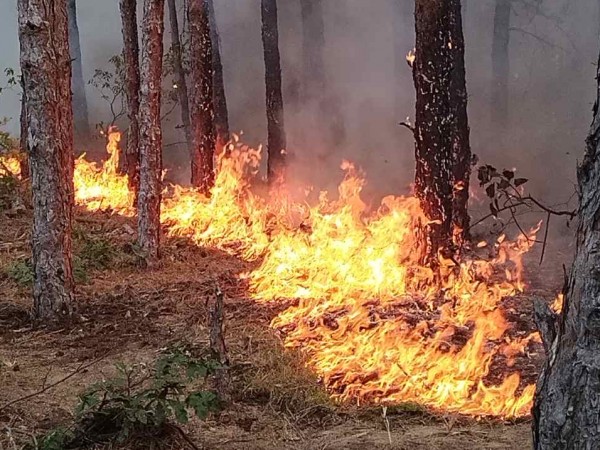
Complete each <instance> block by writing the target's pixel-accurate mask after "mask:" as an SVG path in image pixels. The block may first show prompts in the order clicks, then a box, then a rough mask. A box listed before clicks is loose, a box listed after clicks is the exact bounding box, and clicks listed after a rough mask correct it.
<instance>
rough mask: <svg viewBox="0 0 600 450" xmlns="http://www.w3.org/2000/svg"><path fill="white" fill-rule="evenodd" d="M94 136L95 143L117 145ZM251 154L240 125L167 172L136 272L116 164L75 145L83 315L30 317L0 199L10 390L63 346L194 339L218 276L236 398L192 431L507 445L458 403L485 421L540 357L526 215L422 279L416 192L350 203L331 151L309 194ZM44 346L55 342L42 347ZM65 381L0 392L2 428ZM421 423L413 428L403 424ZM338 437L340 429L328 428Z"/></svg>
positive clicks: (521, 410) (504, 415) (26, 417)
mask: <svg viewBox="0 0 600 450" xmlns="http://www.w3.org/2000/svg"><path fill="white" fill-rule="evenodd" d="M112 138H113V141H111V146H110V147H109V152H110V153H111V154H116V153H114V148H115V147H114V146H115V145H116V144H117V139H116V136H112ZM259 156H260V155H259V152H257V151H254V150H251V149H248V148H246V147H244V146H243V145H241V144H236V145H234V146H233V147H232V148H230V149H229V152H228V155H227V157H223V158H221V159H220V170H219V172H218V177H217V182H216V186H215V188H214V190H213V192H212V196H211V197H210V198H205V197H203V196H202V195H201V194H199V193H197V192H195V191H193V190H190V189H187V188H183V187H176V186H172V187H170V188H168V189H167V191H166V192H165V199H164V202H163V214H162V217H163V219H162V220H163V222H164V225H165V231H166V234H167V236H168V237H167V242H166V248H165V254H164V256H163V260H164V263H163V266H162V267H161V268H157V269H155V270H154V271H151V272H148V273H146V272H143V271H139V270H138V269H137V268H136V266H135V255H134V254H135V248H134V247H133V246H132V244H131V243H132V242H133V241H134V235H133V233H134V232H133V230H134V229H135V223H134V219H133V214H134V209H133V208H132V198H131V195H130V193H129V191H128V189H127V179H126V178H125V177H123V176H120V175H118V174H117V173H116V171H115V167H116V164H115V161H114V159H113V160H112V161H111V160H109V162H108V163H107V164H105V165H100V164H92V163H89V162H87V161H86V160H85V159H84V158H82V159H79V160H78V161H77V163H76V171H75V187H76V201H77V203H78V215H77V219H76V220H77V222H76V223H77V227H78V229H79V230H80V231H79V232H78V235H79V237H78V239H77V245H78V247H79V249H78V251H79V256H78V258H79V259H78V260H79V261H80V263H81V264H82V266H83V268H84V269H86V275H87V277H89V279H88V280H87V281H82V282H81V283H83V284H82V285H81V287H80V293H79V297H80V298H79V305H80V306H79V309H80V311H79V312H80V313H81V314H82V315H83V317H84V318H85V321H84V322H83V323H82V324H80V325H78V326H75V327H74V328H73V329H68V330H67V329H65V330H59V331H58V332H47V331H43V330H37V331H34V330H31V328H30V325H29V323H28V320H27V318H26V313H25V312H24V310H23V306H24V305H27V303H28V297H27V290H26V289H25V288H23V287H18V285H17V283H16V282H15V279H18V277H15V267H16V266H15V261H23V260H24V259H26V258H27V257H28V255H27V251H28V250H27V249H28V220H29V218H28V213H27V211H25V212H20V213H19V212H15V211H12V212H9V213H5V215H4V218H3V228H5V230H6V233H5V234H4V236H5V238H4V242H3V244H2V249H3V252H4V255H3V259H2V264H3V266H4V268H5V270H4V273H5V274H7V275H5V276H4V280H3V281H2V285H3V287H2V289H3V291H4V292H5V294H6V295H5V297H6V298H8V299H11V300H10V301H9V302H7V303H6V305H5V306H4V310H3V312H2V316H3V317H2V320H3V321H5V322H6V323H5V324H4V325H3V329H5V330H6V331H5V332H4V333H3V347H4V349H3V353H2V354H3V355H7V356H6V358H5V359H6V361H3V362H4V367H3V369H2V376H3V378H4V380H5V381H6V383H5V384H6V385H9V386H14V388H15V389H13V390H12V392H10V396H11V398H12V397H18V396H19V395H20V394H23V393H26V392H28V391H31V390H35V389H36V388H37V387H39V385H41V383H42V381H43V379H44V377H45V376H46V375H45V371H46V370H47V368H48V367H54V370H55V371H57V373H56V375H52V373H51V376H56V377H57V378H58V377H59V375H58V373H59V372H61V371H62V372H64V371H65V367H64V366H65V363H66V362H71V361H85V360H88V359H90V358H94V357H96V356H99V355H100V354H103V353H104V352H108V353H109V355H110V356H109V357H107V359H106V360H103V362H102V363H101V364H100V365H101V366H102V369H101V370H102V371H105V370H109V369H108V367H109V366H110V365H109V364H105V362H108V361H114V360H121V359H129V358H134V359H138V358H142V359H143V358H150V357H151V355H152V354H153V352H155V351H156V349H157V348H160V347H163V346H164V345H165V344H166V343H168V342H173V341H176V340H181V339H184V338H186V339H188V340H189V339H192V340H196V341H200V342H202V341H205V340H206V334H207V331H206V328H205V325H204V324H205V315H206V311H205V307H204V299H205V298H206V296H207V295H208V294H209V293H210V290H211V289H212V288H213V286H214V283H218V284H219V285H220V286H221V287H222V289H224V290H225V292H226V294H227V299H228V300H227V305H226V310H227V336H226V338H227V339H228V344H229V346H230V351H231V353H232V355H231V359H232V360H233V365H234V368H233V369H232V371H233V373H234V381H233V383H234V386H235V389H234V390H235V395H234V402H235V406H236V407H235V408H230V409H231V410H230V409H228V410H226V411H225V412H223V413H221V416H219V417H218V418H214V419H211V421H209V423H207V424H206V425H205V426H202V427H201V428H200V430H199V431H198V432H197V436H198V441H199V442H204V443H206V445H207V448H263V447H262V445H263V444H264V446H268V445H271V446H272V443H273V442H277V445H278V447H277V448H287V447H286V446H287V445H290V446H294V447H295V448H298V445H297V444H294V442H296V441H299V442H300V443H301V444H302V445H305V447H304V448H316V447H315V445H316V442H319V444H323V445H325V447H324V448H352V447H351V445H364V444H365V443H371V444H372V445H374V446H376V445H379V444H380V445H381V446H389V443H388V440H389V438H390V436H388V433H387V431H385V425H386V423H389V422H390V421H391V427H392V431H393V433H392V435H391V438H392V442H393V444H394V445H396V446H397V448H405V446H408V445H410V446H411V447H413V448H414V447H415V444H419V442H420V441H422V443H423V445H424V446H423V447H422V448H437V447H436V446H439V448H442V447H441V446H442V443H441V441H442V439H441V438H439V439H438V441H439V442H437V443H436V436H438V437H443V439H444V443H445V444H444V445H443V448H452V447H448V445H454V444H448V442H449V441H448V438H449V436H451V441H452V442H454V441H455V442H456V448H490V447H489V443H490V441H497V442H496V444H494V445H497V447H496V448H523V447H524V446H525V445H526V443H527V442H528V439H529V438H528V432H527V431H526V428H527V426H526V425H525V426H523V425H521V426H517V427H514V428H511V429H510V431H507V430H506V429H504V428H502V430H498V429H497V427H499V426H501V425H494V426H491V425H483V424H482V423H481V422H480V423H478V424H475V423H473V422H471V420H470V419H466V418H465V417H466V416H474V417H478V418H480V420H481V418H482V417H483V418H486V419H485V420H492V421H493V423H496V424H497V423H499V421H498V419H501V420H507V419H516V418H519V417H523V416H526V415H527V414H528V410H529V407H530V403H531V398H532V394H533V383H534V381H535V373H536V367H537V366H538V365H539V363H540V360H541V357H542V355H541V351H542V350H541V346H540V345H539V344H538V342H537V335H536V334H535V333H534V332H533V331H534V330H533V325H532V324H531V321H530V319H529V316H530V309H531V298H530V297H531V295H532V294H533V293H534V292H535V285H534V286H533V287H532V286H531V285H532V284H535V283H536V280H532V279H531V278H530V279H528V277H527V274H528V271H527V270H526V269H525V267H527V265H526V264H524V261H526V260H527V253H528V252H529V251H530V250H531V247H532V245H533V240H534V237H535V232H536V231H535V230H532V231H531V233H530V234H529V235H528V236H518V237H516V238H515V239H514V240H511V239H509V238H506V237H503V236H500V237H498V236H497V237H495V238H494V239H489V241H487V242H485V243H483V242H482V243H480V245H478V246H476V248H475V249H474V250H473V251H472V252H471V257H470V258H469V259H467V260H465V261H464V262H463V263H462V264H461V265H460V268H458V269H457V268H456V267H455V263H454V262H452V261H444V260H441V261H440V263H441V264H440V267H441V269H440V270H441V273H442V280H443V281H442V282H441V283H438V282H436V281H435V276H434V274H433V272H432V271H431V270H430V269H428V268H426V267H423V266H421V265H419V260H420V256H421V254H422V251H423V249H422V248H421V247H420V245H419V239H418V236H419V230H420V228H421V227H422V226H423V223H424V220H425V219H424V216H423V215H422V214H421V213H420V211H419V209H418V204H417V202H416V200H415V199H413V198H409V197H408V198H402V197H388V198H386V199H384V200H383V201H382V203H381V205H380V207H379V208H376V209H372V208H371V209H368V208H367V207H366V205H365V203H364V202H363V201H362V200H361V197H360V191H361V189H362V187H363V185H364V178H363V176H362V175H361V174H360V172H359V171H358V170H357V169H356V168H354V167H353V166H352V165H351V164H349V163H345V164H344V165H343V169H344V170H345V173H346V176H345V178H344V181H343V182H342V184H341V185H340V187H339V192H338V195H337V196H329V195H327V194H325V193H322V194H321V195H320V196H319V198H318V199H317V200H316V201H315V202H313V203H311V202H310V201H309V200H308V199H306V200H298V196H297V195H292V194H291V193H289V192H286V191H285V190H283V189H280V190H278V191H277V192H271V193H270V195H269V196H265V195H261V194H260V192H259V191H258V190H257V189H256V188H255V187H254V185H253V183H252V180H253V176H254V175H255V173H256V170H257V167H258V163H259ZM5 165H6V166H7V168H11V167H12V165H11V162H10V161H7V162H6V163H5ZM13 170H14V167H13ZM266 198H268V199H269V201H268V202H267V200H265V199H266ZM10 215H16V218H15V217H10ZM17 224H18V226H17ZM98 242H103V243H104V244H103V245H106V246H107V247H106V248H103V247H102V246H100V250H99V254H100V255H105V254H108V255H109V256H108V258H109V260H108V261H105V264H104V265H102V264H100V265H99V266H94V261H96V260H98V259H102V258H99V257H98V256H99V255H97V254H94V251H93V250H91V248H90V246H91V247H92V248H93V247H94V243H95V244H96V247H98V245H99V244H98ZM90 243H92V244H90ZM96 251H98V250H97V248H96ZM86 255H87V256H86ZM86 261H87V262H86ZM96 262H97V261H96ZM11 274H12V276H11ZM537 283H538V284H539V285H540V286H544V285H545V282H543V281H542V282H540V281H539V280H538V281H537ZM552 288H554V286H552ZM537 293H538V294H539V293H540V292H537ZM541 294H542V295H543V296H545V297H547V298H548V299H549V300H551V298H552V296H553V292H551V291H542V292H541ZM19 311H21V312H19ZM278 339H281V344H280V343H279V342H278ZM11 347H12V349H10V350H9V348H11ZM281 347H286V348H287V349H288V350H286V351H284V350H283V349H282V348H281ZM49 348H54V351H53V352H51V353H53V354H54V358H55V361H49V360H48V359H47V358H48V356H47V355H46V356H42V354H44V351H46V352H47V351H48V349H49ZM63 348H64V349H66V350H63ZM25 354H26V355H27V356H26V357H24V356H22V355H25ZM3 358H4V356H3ZM15 367H17V368H18V370H15ZM305 367H306V368H305ZM102 373H104V372H102ZM23 374H24V375H25V376H23ZM93 374H97V371H96V370H93V371H90V373H89V374H84V376H83V377H82V378H89V377H92V376H93ZM82 383H83V380H81V379H76V380H74V381H73V383H71V384H69V386H68V388H67V386H65V387H63V388H62V390H61V395H59V396H51V395H44V396H42V397H41V398H42V399H41V400H40V401H39V403H40V405H45V407H43V408H40V407H39V406H40V405H38V406H37V407H36V406H35V405H33V407H31V406H30V405H28V404H21V405H19V406H15V407H11V408H10V409H9V410H8V411H3V412H2V414H3V415H5V416H6V417H3V420H4V419H6V420H8V423H9V427H8V428H7V430H13V431H12V433H13V436H14V433H17V435H18V433H19V431H18V430H20V428H19V427H24V428H23V429H24V430H26V431H23V432H24V433H26V432H31V428H32V427H33V425H34V424H41V425H40V426H41V427H42V428H44V427H46V426H50V425H52V424H54V423H56V422H57V421H59V420H60V419H61V418H64V416H65V410H68V409H69V402H72V399H73V396H74V394H75V393H76V392H73V391H77V389H76V388H77V387H78V386H81V385H82ZM325 390H326V392H325ZM50 405H51V406H52V407H48V406H50ZM357 405H358V406H359V407H358V409H357ZM398 405H400V406H398ZM407 405H408V406H407ZM411 405H412V406H411ZM415 405H421V406H418V407H417V406H415ZM423 407H425V408H426V409H427V411H428V413H427V415H425V414H424V412H423ZM30 408H31V409H30ZM53 408H56V409H53ZM410 409H413V410H415V409H416V410H417V412H412V413H407V412H406V410H410ZM233 410H235V412H233ZM372 411H377V412H376V414H374V413H373V412H372ZM382 411H384V412H385V416H386V417H385V418H382V417H381V412H382ZM457 414H458V415H457ZM40 415H41V416H45V417H46V421H47V422H44V421H43V420H40V419H41V417H40ZM457 417H460V419H456V418H457ZM400 418H401V419H402V420H400ZM440 418H441V419H440ZM488 418H490V419H488ZM492 418H493V419H492ZM439 420H443V422H444V425H442V424H440V422H439ZM457 420H458V421H457ZM455 422H456V423H455ZM381 427H384V428H383V430H381ZM406 427H409V428H406ZM419 430H420V431H419ZM420 432H423V433H425V435H426V437H425V438H420V437H418V436H415V434H414V433H417V434H418V433H420ZM500 432H501V433H503V437H502V438H500V437H499V436H498V434H499V433H500ZM228 433H232V434H234V435H235V434H237V436H235V437H232V436H231V435H228ZM315 433H321V434H320V435H319V436H320V437H319V438H318V440H317V441H315V440H314V439H315V437H314V434H315ZM513 433H514V434H515V436H513V435H512V434H513ZM193 435H194V436H196V433H193ZM240 436H245V437H243V439H242V438H241V437H240ZM238 438H240V439H242V441H239V440H238ZM244 439H248V440H246V441H244ZM341 439H347V441H344V442H346V444H339V445H338V444H336V443H335V442H336V441H340V440H341ZM377 439H379V441H378V440H377ZM261 440H264V442H263V443H262V444H261V443H260V442H261ZM239 442H245V443H244V444H240V443H239ZM340 442H342V441H340ZM328 443H329V444H328ZM327 445H330V447H327ZM336 445H337V447H336Z"/></svg>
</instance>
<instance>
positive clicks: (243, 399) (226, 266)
mask: <svg viewBox="0 0 600 450" xmlns="http://www.w3.org/2000/svg"><path fill="white" fill-rule="evenodd" d="M30 219H31V217H30V214H29V213H28V212H27V211H21V212H18V213H14V212H10V211H9V212H8V213H7V212H4V213H0V449H15V448H21V446H22V445H23V444H24V443H25V442H28V441H30V440H31V439H32V436H35V435H38V434H39V433H41V432H44V431H47V430H49V429H51V428H53V427H56V426H58V425H60V424H62V423H65V421H68V420H69V419H70V418H71V417H72V411H73V407H74V405H75V402H76V398H77V394H78V393H80V392H81V391H82V390H83V389H84V388H85V387H86V386H88V385H90V384H91V383H93V382H95V381H98V380H100V379H102V378H107V377H110V376H111V375H112V374H113V373H114V364H115V363H116V362H121V361H122V362H127V363H133V362H141V361H147V362H150V361H152V360H154V359H155V358H156V356H157V354H158V353H159V352H160V349H161V348H164V347H165V346H167V345H169V344H170V343H175V342H181V341H185V342H191V343H194V344H196V345H206V344H207V340H208V333H207V328H206V316H207V314H206V313H207V312H206V307H205V300H206V297H207V295H210V293H211V292H213V289H214V285H215V283H218V284H219V286H220V287H221V289H223V291H224V292H225V293H226V323H227V329H226V341H227V344H228V347H229V351H230V358H231V360H232V363H233V369H232V379H233V380H232V385H233V401H232V404H230V405H229V406H227V407H226V408H225V409H224V410H223V411H222V412H220V413H219V414H217V415H215V416H212V417H210V418H209V419H208V420H206V421H203V422H200V421H192V422H191V423H190V424H187V425H186V426H184V427H183V429H184V430H185V432H186V433H187V434H188V435H189V436H190V438H191V440H192V441H193V442H194V443H195V445H196V446H197V447H198V448H204V449H218V450H220V449H232V450H233V449H235V450H239V449H268V450H274V449H288V448H289V449H321V450H324V449H340V450H341V449H357V450H363V449H379V448H381V449H390V448H392V449H410V450H415V449H457V450H458V449H460V450H463V449H525V448H529V447H530V445H531V444H530V432H529V428H530V425H529V423H528V422H527V421H522V422H520V423H517V424H514V423H513V424H505V423H500V422H498V421H475V420H472V419H467V418H464V417H458V416H451V415H439V414H434V413H431V412H424V411H422V410H421V409H419V408H414V409H415V410H414V411H411V410H410V409H411V408H403V407H400V408H393V409H392V408H390V409H389V410H388V411H387V412H386V416H387V417H383V416H382V412H383V411H382V409H381V408H379V409H377V408H351V407H342V406H339V405H333V404H332V403H331V402H330V401H329V400H328V397H327V395H326V393H325V392H324V390H323V389H322V387H321V386H320V385H319V384H318V382H317V380H316V377H315V376H314V375H313V374H311V373H309V372H308V371H307V370H306V369H304V365H303V361H302V358H301V357H300V355H298V354H296V353H294V352H289V351H284V350H283V346H282V345H281V342H280V339H279V338H278V337H277V336H276V334H275V332H274V331H273V330H271V329H270V328H269V321H270V319H271V318H272V317H273V315H274V311H272V310H269V309H268V308H265V307H259V306H257V305H256V304H255V303H254V302H252V301H251V300H249V299H248V298H247V297H246V294H245V289H244V286H243V285H242V284H241V283H240V281H239V280H238V279H237V277H236V275H237V274H239V273H240V272H242V271H244V270H247V269H248V264H247V263H244V262H242V261H240V260H238V259H236V258H234V257H232V256H229V255H227V254H224V253H222V252H219V251H216V250H212V249H202V248H197V247H195V246H192V245H190V244H189V243H188V242H186V241H184V240H168V241H167V242H165V248H164V255H163V264H162V267H160V268H156V269H153V270H150V271H148V270H141V269H139V268H138V267H137V266H136V265H135V263H134V260H135V258H134V257H133V248H132V247H131V242H133V239H134V236H133V229H134V223H132V222H131V221H130V220H129V219H124V218H121V217H117V216H110V215H109V214H105V213H96V214H90V213H84V212H81V211H79V212H78V215H77V220H76V226H75V229H76V232H75V236H76V252H77V251H79V252H81V251H82V247H83V246H84V244H83V242H84V241H85V240H86V239H89V238H90V237H96V238H103V239H107V240H109V241H110V242H111V243H112V244H113V246H115V247H116V248H117V250H118V252H117V255H116V256H114V258H113V260H112V262H111V264H110V268H108V269H93V268H88V269H87V277H88V280H87V282H85V283H83V284H81V285H80V286H79V288H78V294H77V310H78V311H77V312H78V314H79V315H80V316H81V317H82V319H81V320H80V321H78V322H76V323H73V324H71V325H68V326H64V327H62V328H60V329H52V330H50V329H45V328H41V327H36V326H34V324H32V323H31V321H30V319H29V314H28V313H29V308H30V304H31V300H30V294H29V289H28V288H26V287H22V286H19V284H17V283H16V282H15V280H14V276H9V275H8V273H9V272H10V268H11V267H12V266H14V263H15V261H18V260H20V259H23V258H27V257H28V256H29V228H30ZM82 236H83V238H82ZM552 276H553V277H554V274H553V275H552ZM541 285H543V283H541ZM556 285H560V280H559V282H554V283H553V286H551V288H552V289H554V288H555V287H556ZM541 293H542V294H544V295H546V296H548V291H547V290H542V292H541ZM529 305H530V302H529V301H525V302H523V303H521V306H519V307H518V308H517V309H515V311H514V314H515V315H516V316H521V315H527V314H528V313H527V311H526V310H528V309H529V307H530V306H529ZM525 321H527V319H525ZM94 359H99V361H98V362H97V363H95V364H94V365H92V366H91V367H89V368H87V369H86V370H84V371H82V372H81V373H78V374H76V375H75V376H73V377H72V378H70V379H68V380H67V381H65V382H63V383H61V384H59V385H57V386H56V387H54V388H52V389H49V390H47V391H46V392H44V393H42V394H39V395H36V396H34V397H32V398H31V399H29V400H26V401H20V402H17V403H15V404H13V405H11V406H9V407H7V408H3V407H2V405H5V404H6V403H8V402H10V401H12V400H15V399H18V398H20V397H22V396H24V395H27V394H30V393H33V392H36V391H38V390H40V388H41V387H42V386H44V385H48V384H51V383H52V382H54V381H56V380H59V379H60V378H62V377H64V376H65V375H67V374H69V373H70V372H71V371H73V370H75V369H76V368H77V367H78V366H79V365H81V364H82V363H84V364H85V363H88V362H90V361H93V360H94ZM534 361H535V362H534V363H531V362H530V363H529V364H530V365H531V366H532V369H531V377H534V376H535V372H536V369H537V366H538V365H539V358H538V359H537V360H536V359H535V358H534ZM388 426H389V432H388V431H387V427H388ZM130 446H131V448H174V449H175V448H182V449H183V448H190V447H189V444H187V443H186V442H185V441H184V440H182V439H181V438H178V437H177V436H175V435H173V436H172V438H171V439H170V440H169V439H167V440H166V441H163V442H155V441H154V440H153V439H150V438H148V440H147V441H144V442H137V443H131V444H130Z"/></svg>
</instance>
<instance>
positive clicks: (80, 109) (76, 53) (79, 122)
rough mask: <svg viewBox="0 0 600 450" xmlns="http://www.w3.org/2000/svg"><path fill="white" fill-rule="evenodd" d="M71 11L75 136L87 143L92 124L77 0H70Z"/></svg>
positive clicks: (70, 46) (70, 36)
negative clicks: (86, 88) (90, 121)
mask: <svg viewBox="0 0 600 450" xmlns="http://www.w3.org/2000/svg"><path fill="white" fill-rule="evenodd" d="M67 5H68V11H69V49H70V52H71V64H72V67H73V79H72V89H73V119H74V124H75V135H76V136H77V140H78V141H82V142H81V143H85V140H86V139H88V138H89V137H90V124H89V119H88V106H87V98H86V96H85V81H84V79H83V67H82V62H81V47H80V45H79V27H78V25H77V4H76V0H68V3H67Z"/></svg>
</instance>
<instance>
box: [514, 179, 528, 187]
mask: <svg viewBox="0 0 600 450" xmlns="http://www.w3.org/2000/svg"><path fill="white" fill-rule="evenodd" d="M528 181H529V180H528V179H527V178H515V181H514V184H515V187H519V186H521V185H523V184H525V183H527V182H528Z"/></svg>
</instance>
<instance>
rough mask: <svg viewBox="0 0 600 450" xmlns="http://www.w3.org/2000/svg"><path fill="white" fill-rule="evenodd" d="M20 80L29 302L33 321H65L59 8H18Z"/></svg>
mask: <svg viewBox="0 0 600 450" xmlns="http://www.w3.org/2000/svg"><path fill="white" fill-rule="evenodd" d="M18 10H19V40H20V44H21V72H22V74H23V84H24V87H25V92H26V93H27V96H26V101H27V109H26V110H27V124H28V132H27V147H28V148H29V152H30V164H31V183H32V195H33V270H34V283H33V299H34V314H35V317H36V318H38V319H42V320H45V321H54V320H59V319H62V318H65V317H67V316H69V315H70V314H71V308H72V300H73V271H72V265H71V218H72V209H73V110H72V105H71V62H70V61H71V58H70V56H69V46H68V44H69V41H68V39H69V38H68V17H67V4H66V1H65V0H19V1H18Z"/></svg>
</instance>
